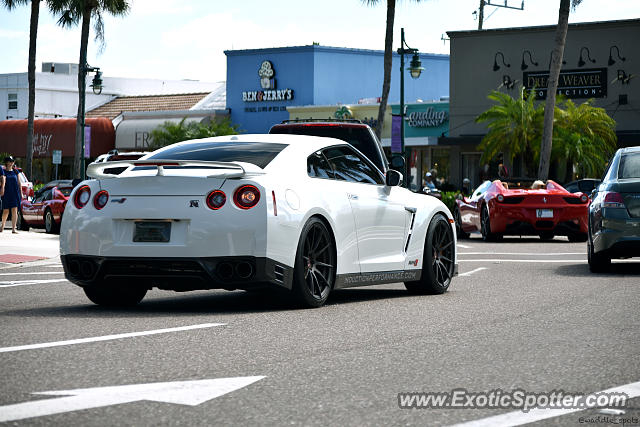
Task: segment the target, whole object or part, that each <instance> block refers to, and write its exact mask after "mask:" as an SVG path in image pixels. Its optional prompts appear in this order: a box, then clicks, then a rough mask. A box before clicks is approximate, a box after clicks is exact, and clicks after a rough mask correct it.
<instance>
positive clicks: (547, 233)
mask: <svg viewBox="0 0 640 427" xmlns="http://www.w3.org/2000/svg"><path fill="white" fill-rule="evenodd" d="M554 237H555V234H553V233H552V232H550V231H543V232H542V233H540V240H545V241H548V240H553V238H554Z"/></svg>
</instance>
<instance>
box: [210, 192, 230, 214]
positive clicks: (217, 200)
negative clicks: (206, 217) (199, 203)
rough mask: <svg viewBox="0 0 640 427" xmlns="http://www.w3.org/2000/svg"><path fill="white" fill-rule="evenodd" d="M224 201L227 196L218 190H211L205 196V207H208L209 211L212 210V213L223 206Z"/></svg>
mask: <svg viewBox="0 0 640 427" xmlns="http://www.w3.org/2000/svg"><path fill="white" fill-rule="evenodd" d="M226 201H227V195H226V194H224V192H222V191H220V190H213V191H212V192H211V193H209V195H208V196H207V206H208V207H209V209H213V210H214V211H215V210H218V209H220V208H221V207H222V206H224V204H225V202H226Z"/></svg>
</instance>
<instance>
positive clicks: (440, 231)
mask: <svg viewBox="0 0 640 427" xmlns="http://www.w3.org/2000/svg"><path fill="white" fill-rule="evenodd" d="M455 243H456V242H455V240H454V238H453V230H452V229H451V225H450V224H449V220H448V219H447V218H445V217H444V215H441V214H437V215H436V216H434V217H433V219H432V220H431V224H429V229H428V231H427V236H426V241H425V245H424V254H423V262H422V264H423V265H422V277H420V280H417V281H415V282H405V284H404V285H405V287H406V288H407V290H408V291H409V292H411V293H413V294H443V293H445V292H447V289H449V284H451V279H452V278H453V273H454V269H455V262H454V260H455Z"/></svg>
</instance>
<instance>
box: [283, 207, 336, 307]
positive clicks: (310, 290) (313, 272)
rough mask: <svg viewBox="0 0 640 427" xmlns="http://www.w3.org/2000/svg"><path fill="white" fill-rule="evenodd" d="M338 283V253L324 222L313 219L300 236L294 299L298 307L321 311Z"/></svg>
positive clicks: (293, 287)
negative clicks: (319, 309) (320, 308)
mask: <svg viewBox="0 0 640 427" xmlns="http://www.w3.org/2000/svg"><path fill="white" fill-rule="evenodd" d="M335 280H336V249H335V245H334V243H333V236H332V234H331V232H330V231H329V229H328V228H327V226H326V225H325V223H324V222H322V221H321V220H320V219H319V218H316V217H313V218H311V219H309V221H308V222H307V223H306V224H305V226H304V227H303V229H302V233H301V234H300V241H299V242H298V249H297V251H296V259H295V263H294V270H293V286H292V289H291V291H292V295H293V299H294V302H295V304H296V305H298V306H301V307H313V308H315V307H321V306H322V305H323V304H324V303H325V302H326V301H327V298H329V293H330V292H331V290H332V289H333V285H334V284H335Z"/></svg>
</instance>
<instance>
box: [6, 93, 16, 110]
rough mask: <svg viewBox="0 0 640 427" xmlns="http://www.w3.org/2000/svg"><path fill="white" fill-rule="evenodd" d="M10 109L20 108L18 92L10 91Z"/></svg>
mask: <svg viewBox="0 0 640 427" xmlns="http://www.w3.org/2000/svg"><path fill="white" fill-rule="evenodd" d="M8 108H9V110H17V109H18V94H17V93H10V94H9V107H8Z"/></svg>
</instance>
